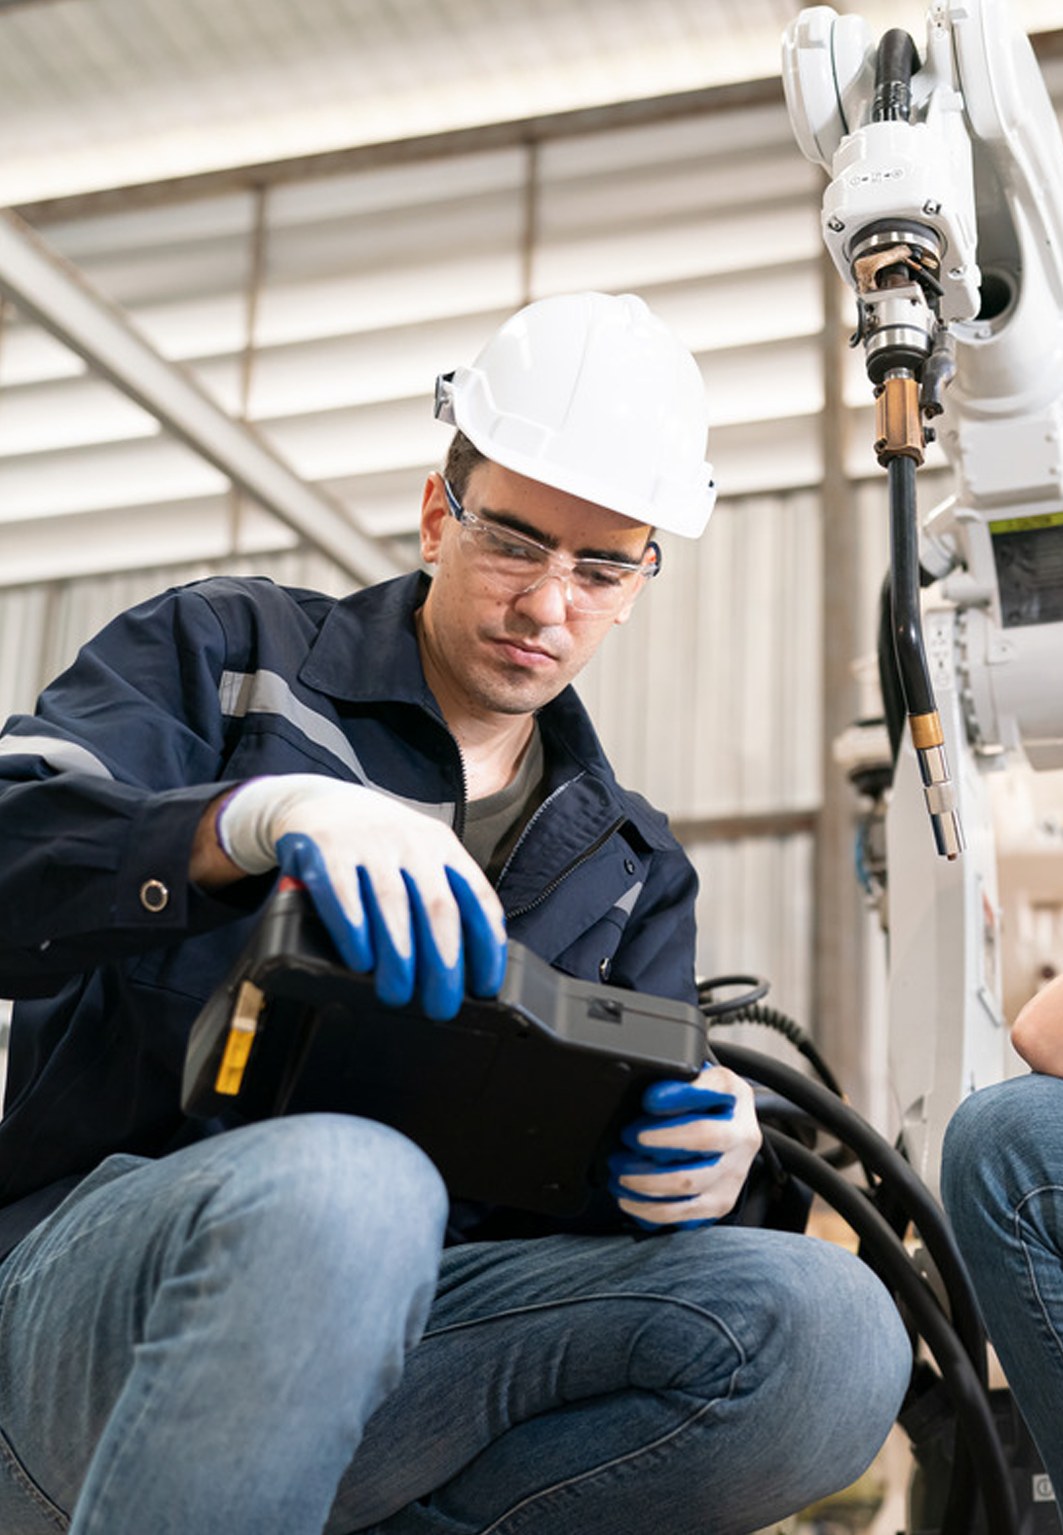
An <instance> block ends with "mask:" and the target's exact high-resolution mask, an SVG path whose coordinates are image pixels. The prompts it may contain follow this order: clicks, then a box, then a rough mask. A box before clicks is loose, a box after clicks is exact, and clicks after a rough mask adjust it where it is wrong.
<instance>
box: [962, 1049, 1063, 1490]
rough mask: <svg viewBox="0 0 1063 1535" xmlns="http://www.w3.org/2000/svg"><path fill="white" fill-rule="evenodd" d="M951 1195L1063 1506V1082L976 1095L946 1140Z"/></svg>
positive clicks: (1022, 1083) (1004, 1356) (979, 1286)
mask: <svg viewBox="0 0 1063 1535" xmlns="http://www.w3.org/2000/svg"><path fill="white" fill-rule="evenodd" d="M941 1193H942V1198H943V1200H944V1203H945V1208H946V1209H947V1211H948V1214H949V1218H950V1220H951V1221H952V1225H953V1228H954V1230H955V1232H956V1238H957V1241H958V1242H959V1245H960V1249H961V1251H962V1252H963V1256H964V1258H965V1259H966V1261H967V1266H968V1268H969V1269H970V1272H971V1279H972V1282H973V1284H974V1287H975V1291H976V1293H977V1295H978V1302H979V1305H980V1306H981V1308H982V1314H983V1316H984V1318H985V1324H986V1328H987V1329H988V1332H989V1336H990V1338H991V1339H992V1341H993V1345H994V1347H995V1348H996V1351H997V1354H998V1355H999V1357H1000V1362H1001V1364H1002V1365H1003V1367H1004V1373H1005V1375H1006V1376H1007V1380H1008V1385H1009V1387H1010V1389H1011V1393H1012V1395H1013V1396H1014V1398H1015V1401H1016V1403H1017V1405H1018V1407H1019V1410H1020V1412H1021V1413H1022V1415H1023V1417H1024V1418H1025V1420H1026V1424H1027V1427H1028V1428H1029V1430H1030V1433H1031V1434H1032V1435H1033V1437H1034V1441H1035V1443H1036V1444H1037V1448H1038V1450H1039V1452H1040V1455H1041V1459H1042V1461H1043V1462H1044V1467H1045V1470H1046V1471H1047V1472H1048V1474H1049V1476H1050V1477H1051V1480H1052V1486H1053V1487H1054V1489H1055V1493H1056V1498H1057V1500H1058V1501H1060V1502H1063V1429H1061V1425H1063V1080H1061V1079H1060V1078H1059V1077H1046V1076H1041V1075H1039V1074H1037V1073H1034V1074H1032V1075H1029V1076H1021V1077H1013V1078H1011V1079H1010V1080H1009V1081H1006V1082H999V1083H997V1084H995V1085H994V1086H993V1087H986V1088H983V1089H982V1091H981V1092H977V1093H973V1094H972V1095H971V1097H969V1098H966V1099H965V1100H964V1101H963V1103H961V1104H960V1106H959V1108H958V1109H957V1110H956V1112H955V1114H954V1115H953V1117H952V1122H951V1124H950V1125H949V1128H948V1131H947V1132H946V1135H945V1145H944V1151H943V1156H942V1177H941Z"/></svg>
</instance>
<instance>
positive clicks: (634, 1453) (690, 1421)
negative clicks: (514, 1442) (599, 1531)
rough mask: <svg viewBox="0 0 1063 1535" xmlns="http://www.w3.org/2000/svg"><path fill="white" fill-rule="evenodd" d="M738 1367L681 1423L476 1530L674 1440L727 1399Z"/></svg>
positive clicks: (488, 1533) (487, 1532) (499, 1524)
mask: <svg viewBox="0 0 1063 1535" xmlns="http://www.w3.org/2000/svg"><path fill="white" fill-rule="evenodd" d="M740 1368H741V1366H739V1365H736V1366H735V1368H734V1370H733V1371H732V1374H731V1383H730V1386H729V1388H728V1392H727V1396H726V1397H714V1398H713V1400H712V1401H711V1402H705V1403H704V1405H703V1406H701V1407H699V1408H698V1410H697V1412H694V1413H691V1415H690V1417H689V1418H686V1419H684V1421H683V1422H682V1423H677V1424H676V1426H675V1427H674V1428H671V1429H669V1430H668V1432H667V1433H666V1434H662V1435H661V1436H660V1437H659V1438H657V1439H653V1440H650V1441H649V1442H648V1443H647V1444H640V1445H639V1446H638V1448H637V1449H634V1450H628V1451H627V1452H626V1453H625V1454H623V1455H614V1457H613V1459H612V1460H606V1461H602V1463H601V1464H600V1465H597V1466H589V1467H588V1468H587V1469H586V1470H585V1471H581V1472H580V1473H579V1475H578V1476H568V1477H566V1478H565V1479H564V1481H561V1482H554V1483H553V1484H552V1485H551V1486H550V1487H540V1488H539V1490H538V1492H533V1493H529V1494H528V1496H527V1497H526V1498H522V1499H521V1501H520V1502H519V1503H514V1504H513V1506H512V1508H507V1509H506V1511H505V1513H504V1514H499V1516H498V1518H497V1519H495V1520H493V1521H492V1522H491V1523H490V1524H486V1525H484V1527H483V1529H482V1530H480V1531H479V1532H478V1535H495V1532H496V1531H499V1530H501V1529H503V1527H504V1525H505V1523H506V1521H507V1520H509V1519H512V1518H513V1517H514V1516H515V1515H517V1514H521V1513H523V1512H524V1511H525V1510H527V1509H529V1508H531V1507H533V1506H534V1505H535V1504H537V1503H540V1502H541V1501H542V1500H543V1499H544V1498H549V1497H552V1496H553V1495H554V1494H555V1493H557V1492H562V1491H564V1489H565V1488H567V1487H578V1486H579V1485H580V1483H581V1482H586V1481H588V1480H589V1479H590V1478H591V1477H595V1476H601V1475H602V1473H603V1472H607V1471H613V1470H615V1469H616V1468H617V1467H619V1466H624V1465H626V1464H628V1463H629V1462H630V1461H634V1460H638V1459H639V1458H640V1457H641V1456H643V1455H648V1454H650V1453H651V1452H652V1451H654V1450H659V1449H661V1448H662V1447H663V1446H665V1445H666V1444H668V1443H669V1442H670V1441H671V1440H673V1439H675V1438H676V1436H677V1435H679V1434H682V1433H685V1432H686V1430H687V1429H688V1428H691V1427H693V1425H694V1424H696V1423H698V1422H699V1421H700V1419H702V1418H704V1417H705V1416H706V1415H707V1414H708V1413H710V1412H712V1411H713V1409H714V1408H716V1407H718V1406H719V1404H720V1403H721V1402H724V1401H727V1400H728V1398H729V1397H730V1396H731V1394H732V1392H733V1390H734V1380H735V1376H736V1375H737V1374H738V1371H739V1369H740Z"/></svg>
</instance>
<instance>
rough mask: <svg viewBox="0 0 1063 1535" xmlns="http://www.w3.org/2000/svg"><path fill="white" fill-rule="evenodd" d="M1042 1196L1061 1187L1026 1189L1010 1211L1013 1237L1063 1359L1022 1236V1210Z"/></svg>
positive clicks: (1059, 1191)
mask: <svg viewBox="0 0 1063 1535" xmlns="http://www.w3.org/2000/svg"><path fill="white" fill-rule="evenodd" d="M1042 1194H1063V1185H1061V1184H1058V1183H1043V1184H1041V1185H1040V1186H1039V1187H1038V1188H1035V1189H1028V1190H1027V1191H1026V1193H1025V1194H1024V1195H1023V1196H1022V1198H1021V1199H1020V1200H1019V1202H1018V1204H1017V1205H1016V1206H1015V1207H1014V1209H1013V1211H1012V1219H1013V1221H1014V1223H1015V1237H1016V1240H1017V1241H1018V1244H1019V1246H1020V1247H1021V1248H1022V1258H1023V1262H1024V1264H1025V1265H1026V1274H1027V1278H1028V1279H1029V1281H1030V1288H1031V1290H1032V1291H1033V1295H1034V1298H1035V1300H1036V1302H1037V1309H1038V1311H1039V1312H1040V1315H1041V1320H1042V1321H1043V1322H1044V1325H1045V1328H1046V1330H1047V1332H1048V1335H1049V1337H1050V1338H1051V1340H1052V1342H1053V1343H1054V1344H1055V1347H1056V1351H1057V1353H1058V1354H1059V1355H1060V1357H1061V1358H1063V1338H1061V1337H1060V1336H1059V1333H1058V1332H1057V1331H1056V1329H1055V1327H1054V1326H1053V1325H1052V1318H1051V1314H1050V1312H1049V1309H1048V1307H1047V1306H1046V1305H1045V1302H1044V1298H1043V1296H1042V1295H1041V1288H1040V1286H1039V1284H1038V1282H1037V1271H1036V1268H1035V1266H1034V1261H1033V1256H1032V1253H1031V1249H1030V1244H1028V1243H1027V1242H1026V1240H1025V1238H1024V1236H1023V1231H1024V1218H1023V1208H1024V1206H1025V1205H1027V1204H1029V1203H1030V1201H1031V1200H1033V1199H1036V1198H1038V1197H1039V1196H1040V1195H1042Z"/></svg>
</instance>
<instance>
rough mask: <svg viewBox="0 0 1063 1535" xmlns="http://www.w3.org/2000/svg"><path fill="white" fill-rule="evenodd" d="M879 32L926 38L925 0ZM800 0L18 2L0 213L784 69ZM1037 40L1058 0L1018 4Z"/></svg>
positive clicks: (900, 2) (0, 128)
mask: <svg viewBox="0 0 1063 1535" xmlns="http://www.w3.org/2000/svg"><path fill="white" fill-rule="evenodd" d="M847 8H850V9H854V8H855V9H858V10H859V11H860V12H861V13H862V14H863V15H865V16H866V17H867V19H868V21H869V23H870V24H871V26H872V28H873V30H876V31H881V30H883V29H884V28H885V27H886V26H897V25H900V26H905V27H908V28H909V29H910V30H911V31H912V32H913V35H915V36H916V38H917V39H918V38H920V37H921V36H922V34H923V32H924V25H923V20H922V18H923V14H924V11H923V7H921V6H919V5H916V4H912V3H910V0H863V3H862V4H860V5H859V6H856V7H852V6H850V7H846V6H845V5H844V4H842V5H839V6H838V9H841V10H845V9H847ZM797 9H798V6H797V5H796V4H794V3H793V0H578V3H574V0H537V3H536V4H535V5H524V4H516V3H514V0H298V3H297V4H296V3H292V0H22V3H9V4H7V5H5V6H3V7H0V145H2V146H3V153H2V155H0V205H3V204H7V205H15V206H17V205H22V204H27V203H35V202H39V201H42V200H47V199H52V198H56V197H64V196H69V195H74V194H79V193H86V192H91V191H97V190H100V189H103V188H113V187H122V186H130V185H137V184H142V183H145V182H155V181H159V180H164V179H168V178H171V177H181V176H190V175H197V174H203V173H207V172H211V171H218V170H221V169H226V168H229V167H233V166H241V165H253V164H260V163H263V162H269V161H275V160H286V159H292V158H295V157H302V156H308V155H317V154H322V153H326V152H330V151H335V150H342V149H349V148H351V147H355V146H359V145H366V144H377V143H390V142H392V141H395V140H402V139H406V138H413V137H418V136H424V135H432V134H438V133H443V132H450V131H453V130H456V129H461V128H470V127H477V126H482V125H484V124H488V123H497V122H508V121H513V120H517V119H524V118H528V117H539V116H543V115H547V114H551V113H558V112H568V111H573V110H577V109H582V108H587V107H594V106H601V105H604V104H610V103H615V102H618V101H635V100H643V99H649V98H654V97H658V96H667V95H670V94H673V93H676V92H686V91H696V90H702V89H705V88H707V87H712V86H719V85H724V84H733V83H735V82H738V81H746V80H759V79H767V78H771V77H774V76H776V75H777V74H778V72H779V38H780V34H781V32H782V30H783V28H784V27H785V25H786V23H787V22H788V20H789V19H790V18H791V17H792V16H793V15H794V14H795V13H796V11H797ZM1016 9H1017V11H1018V14H1019V15H1020V17H1021V18H1022V21H1023V24H1024V25H1025V26H1026V27H1027V29H1028V30H1030V31H1039V30H1047V29H1052V28H1057V27H1059V26H1060V24H1061V17H1060V4H1059V0H1019V3H1018V4H1017V7H1016Z"/></svg>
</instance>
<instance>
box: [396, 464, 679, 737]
mask: <svg viewBox="0 0 1063 1535" xmlns="http://www.w3.org/2000/svg"><path fill="white" fill-rule="evenodd" d="M463 505H464V506H465V508H466V510H468V511H469V512H472V513H474V514H476V515H477V516H479V517H482V518H485V519H487V520H488V521H491V522H497V523H500V524H502V525H504V526H506V527H509V528H510V529H513V530H515V531H517V532H520V533H524V534H526V535H528V536H530V537H531V538H535V539H537V540H538V541H539V542H540V543H543V544H545V545H547V546H548V547H549V548H551V549H553V550H556V552H557V553H559V554H562V555H569V556H573V557H574V556H581V557H583V558H589V557H598V558H611V559H616V560H625V561H636V562H637V561H638V560H640V559H641V557H642V554H643V551H644V549H645V547H646V542H647V540H648V539H649V537H650V528H649V527H647V526H643V525H642V524H639V523H635V522H632V521H631V520H630V519H629V518H627V517H621V516H620V515H619V514H618V513H617V512H612V511H609V510H608V509H607V508H605V507H603V506H597V505H595V504H594V503H593V502H591V501H581V500H580V499H579V498H578V497H577V496H571V495H568V494H567V493H566V492H564V491H560V490H553V489H552V488H551V487H550V486H548V485H542V484H540V483H539V481H538V480H529V479H527V478H526V477H525V476H524V475H521V474H514V473H513V472H512V471H511V470H509V469H503V468H501V466H500V465H498V464H494V463H490V462H485V463H482V464H478V465H477V466H476V468H475V469H474V470H473V472H472V474H471V475H470V476H469V482H468V485H467V486H466V490H465V495H464V498H463ZM421 553H422V555H423V557H424V559H425V562H426V563H427V564H429V565H434V566H435V567H436V570H435V574H434V576H433V580H432V586H431V589H430V591H429V595H428V598H427V600H426V602H425V605H424V613H423V620H424V622H423V628H422V636H421V640H422V648H423V650H424V653H425V668H426V672H427V673H428V676H429V681H430V683H431V684H432V687H433V689H434V690H435V692H436V694H437V697H439V701H440V704H441V705H442V707H443V709H444V712H446V711H447V705H448V703H451V704H454V705H457V706H458V707H461V708H465V709H469V710H472V711H473V712H474V713H478V714H489V713H494V714H507V715H511V714H530V713H533V712H534V711H535V710H536V709H539V708H541V707H542V706H543V704H545V703H548V702H549V701H550V699H551V698H554V697H556V695H557V694H558V693H560V692H561V690H562V688H564V687H565V686H566V684H568V683H569V682H571V681H572V679H573V678H574V677H575V676H576V675H577V673H578V672H580V671H581V670H582V668H583V667H584V666H585V665H586V664H587V662H588V661H589V660H590V658H591V656H593V654H594V652H595V651H596V650H597V649H598V646H599V645H600V644H601V642H602V640H603V639H604V638H605V636H606V634H607V633H608V631H609V630H610V629H611V628H612V626H613V624H620V623H624V622H625V621H626V619H627V618H628V616H629V614H630V612H631V607H632V603H633V602H634V597H635V595H637V592H638V589H639V588H640V587H641V586H642V585H644V582H642V581H641V580H638V581H635V582H634V583H633V589H632V594H631V597H630V599H629V600H628V601H627V602H626V604H625V606H623V607H622V608H620V609H619V610H618V611H617V612H615V613H610V614H606V615H598V614H593V615H587V614H584V613H575V612H573V611H572V609H571V608H570V607H569V606H568V604H567V602H566V597H565V591H564V587H563V584H562V582H561V581H559V580H557V579H554V578H553V577H550V578H548V579H546V580H544V581H543V582H542V584H541V585H540V586H539V587H538V588H537V590H535V591H531V592H523V593H520V594H517V595H512V594H510V593H508V592H500V591H499V590H498V589H497V587H496V586H494V585H492V583H491V582H490V581H489V580H488V579H486V578H485V577H484V575H483V574H482V573H481V572H480V571H479V570H478V569H477V566H476V562H475V560H474V559H470V558H469V557H468V555H467V552H466V549H465V547H463V543H462V535H461V529H460V527H459V524H458V522H457V520H456V519H455V518H454V517H453V516H452V515H451V514H450V512H449V510H448V507H447V501H446V495H445V492H444V489H443V481H442V477H441V476H440V475H438V474H433V475H431V476H429V479H428V483H427V484H426V486H425V493H424V500H423V503H422V509H421ZM441 694H442V695H445V696H440V695H441Z"/></svg>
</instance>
